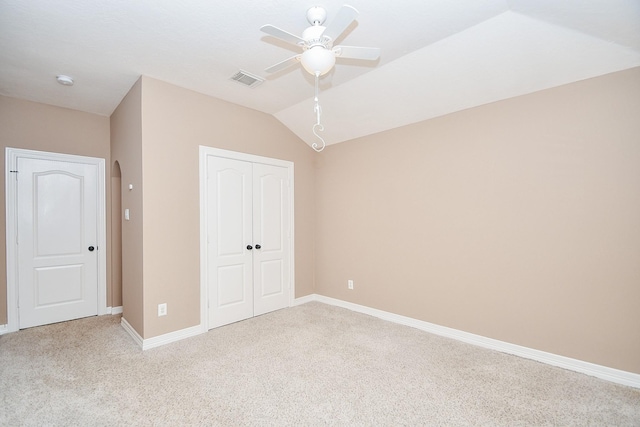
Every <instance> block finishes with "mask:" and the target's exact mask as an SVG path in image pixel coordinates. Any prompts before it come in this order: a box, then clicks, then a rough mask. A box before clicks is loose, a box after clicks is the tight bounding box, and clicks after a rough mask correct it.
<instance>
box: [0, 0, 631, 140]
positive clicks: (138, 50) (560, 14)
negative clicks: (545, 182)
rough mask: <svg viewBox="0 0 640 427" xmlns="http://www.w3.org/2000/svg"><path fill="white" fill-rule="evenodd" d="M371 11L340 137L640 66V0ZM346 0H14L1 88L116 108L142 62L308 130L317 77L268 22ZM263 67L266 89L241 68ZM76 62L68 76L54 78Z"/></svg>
mask: <svg viewBox="0 0 640 427" xmlns="http://www.w3.org/2000/svg"><path fill="white" fill-rule="evenodd" d="M346 3H348V4H349V5H351V6H353V7H355V8H356V9H358V11H359V12H360V14H359V16H358V18H357V20H356V21H355V22H354V23H353V24H352V25H351V26H349V27H348V28H347V30H346V31H345V33H343V35H342V36H341V37H340V38H339V39H338V40H337V41H336V44H345V45H351V46H370V47H379V48H381V52H382V54H381V57H380V59H379V60H377V61H375V62H373V63H369V62H361V61H355V60H346V59H342V60H341V59H338V61H337V64H336V66H335V67H334V69H333V70H332V71H331V72H330V73H329V74H327V75H326V76H324V77H322V78H321V81H320V90H321V92H320V104H321V105H322V112H323V114H322V121H323V124H324V126H325V131H324V137H325V139H326V141H327V143H328V144H332V143H338V142H342V141H346V140H349V139H352V138H357V137H360V136H364V135H368V134H372V133H376V132H380V131H383V130H387V129H391V128H395V127H399V126H403V125H406V124H410V123H413V122H417V121H421V120H425V119H428V118H432V117H436V116H440V115H443V114H448V113H451V112H454V111H458V110H462V109H466V108H470V107H474V106H477V105H481V104H485V103H489V102H493V101H497V100H501V99H506V98H510V97H514V96H518V95H522V94H526V93H531V92H535V91H538V90H543V89H547V88H551V87H554V86H559V85H563V84H566V83H570V82H574V81H578V80H582V79H586V78H590V77H595V76H599V75H603V74H607V73H610V72H614V71H619V70H623V69H627V68H631V67H636V66H640V0H403V1H397V2H389V1H388V0H387V1H382V0H346ZM343 4H344V2H343V1H342V0H323V1H320V2H315V1H314V0H309V1H285V0H264V1H251V0H234V1H227V2H220V1H212V0H184V1H175V0H58V1H52V0H29V1H24V0H2V1H1V2H0V94H2V95H6V96H11V97H16V98H22V99H27V100H31V101H37V102H42V103H46V104H52V105H57V106H61V107H67V108H72V109H76V110H81V111H86V112H91V113H97V114H101V115H110V114H111V113H112V112H113V110H114V109H115V108H116V107H117V105H118V104H119V103H120V101H121V100H122V98H123V97H124V95H125V94H126V93H127V91H128V90H129V89H130V88H131V86H132V85H133V83H134V82H135V81H136V80H137V79H138V77H139V76H140V75H146V76H149V77H153V78H156V79H160V80H163V81H166V82H169V83H172V84H175V85H177V86H181V87H184V88H188V89H192V90H194V91H197V92H200V93H203V94H207V95H211V96H214V97H217V98H220V99H223V100H226V101H230V102H233V103H236V104H240V105H243V106H246V107H249V108H252V109H256V110H259V111H263V112H265V113H268V114H272V115H274V116H275V117H276V118H277V119H278V120H280V121H281V122H282V123H283V124H284V125H285V126H287V127H288V128H289V129H291V130H292V131H293V132H295V133H296V134H297V135H298V136H299V137H300V138H302V139H303V140H304V141H305V142H307V143H309V144H311V143H313V142H315V141H316V140H315V138H314V136H313V134H312V132H311V127H312V125H313V124H314V123H315V120H316V117H315V114H314V112H313V96H314V81H313V76H311V75H310V74H308V73H306V72H305V71H304V70H303V69H302V68H301V67H300V66H299V65H296V66H294V67H291V68H289V69H286V70H283V71H280V72H277V73H275V74H271V75H268V74H266V73H265V72H264V69H265V68H267V67H269V66H271V65H273V64H275V63H277V62H279V61H281V60H284V59H286V58H288V57H290V56H292V55H295V54H296V53H298V49H297V48H296V46H293V45H290V44H287V43H284V42H282V41H280V40H278V39H276V38H274V37H272V36H269V35H267V34H265V33H263V32H261V31H260V27H261V26H262V25H264V24H272V25H274V26H277V27H280V28H282V29H285V30H287V31H288V32H290V33H293V34H296V35H300V34H302V31H303V30H304V29H305V28H306V27H307V26H309V24H308V22H307V20H306V11H307V9H308V8H309V7H311V6H315V5H321V6H323V7H324V8H326V10H327V14H328V17H327V22H328V23H330V22H331V19H332V17H334V16H335V14H336V13H337V12H338V10H339V9H340V7H341V6H342V5H343ZM239 70H244V71H247V72H249V73H251V74H254V75H257V76H260V77H264V78H266V81H265V82H264V83H262V84H260V85H258V86H255V87H253V88H249V87H246V86H244V85H242V84H239V83H237V82H235V81H233V80H231V79H230V78H231V77H232V76H233V75H234V74H235V73H237V72H238V71H239ZM59 74H66V75H69V76H71V77H73V78H74V80H75V84H74V85H73V86H71V87H65V86H62V85H59V84H58V83H56V80H55V77H56V75H59Z"/></svg>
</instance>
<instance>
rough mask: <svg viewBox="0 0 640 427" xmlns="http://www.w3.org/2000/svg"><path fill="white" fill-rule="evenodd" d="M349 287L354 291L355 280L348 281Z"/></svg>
mask: <svg viewBox="0 0 640 427" xmlns="http://www.w3.org/2000/svg"><path fill="white" fill-rule="evenodd" d="M347 287H348V288H349V289H353V280H347Z"/></svg>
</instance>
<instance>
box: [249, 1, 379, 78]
mask: <svg viewBox="0 0 640 427" xmlns="http://www.w3.org/2000/svg"><path fill="white" fill-rule="evenodd" d="M357 16H358V11H357V10H356V9H355V8H354V7H352V6H349V5H344V6H342V8H341V9H340V11H338V14H337V15H336V17H335V18H334V19H333V20H332V21H331V23H330V24H329V25H328V26H326V27H325V26H323V24H324V22H325V20H326V19H327V11H326V10H325V9H324V8H322V7H320V6H314V7H312V8H310V9H309V10H307V21H309V23H310V24H311V26H310V27H308V28H307V29H306V30H304V31H303V33H302V37H298V36H296V35H294V34H291V33H289V32H287V31H284V30H282V29H280V28H278V27H275V26H273V25H269V24H267V25H263V26H262V27H261V28H260V30H261V31H263V32H265V33H267V34H269V35H270V36H273V37H276V38H278V39H280V40H283V41H285V42H287V43H291V44H294V45H296V46H300V47H302V53H301V54H298V55H295V56H292V57H291V58H288V59H285V60H284V61H282V62H278V63H277V64H275V65H272V66H271V67H269V68H267V69H266V70H265V72H267V73H275V72H276V71H280V70H283V69H285V68H287V67H289V66H291V65H294V64H296V63H298V62H301V63H302V66H303V67H304V69H305V70H307V71H308V72H309V73H311V74H319V75H324V74H326V73H328V72H329V71H330V70H331V68H333V65H334V64H335V61H336V57H338V58H350V59H362V60H367V61H375V60H376V59H378V57H379V56H380V49H378V48H375V47H359V46H342V45H339V46H333V42H334V41H335V40H336V39H337V38H338V37H340V35H341V34H342V33H343V32H344V31H345V30H346V29H347V27H349V25H351V23H352V22H353V21H355V19H356V17H357Z"/></svg>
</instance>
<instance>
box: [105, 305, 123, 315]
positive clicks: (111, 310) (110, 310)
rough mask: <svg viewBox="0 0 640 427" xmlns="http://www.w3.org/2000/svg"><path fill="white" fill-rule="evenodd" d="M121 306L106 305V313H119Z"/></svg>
mask: <svg viewBox="0 0 640 427" xmlns="http://www.w3.org/2000/svg"><path fill="white" fill-rule="evenodd" d="M121 313H122V306H120V307H107V314H121Z"/></svg>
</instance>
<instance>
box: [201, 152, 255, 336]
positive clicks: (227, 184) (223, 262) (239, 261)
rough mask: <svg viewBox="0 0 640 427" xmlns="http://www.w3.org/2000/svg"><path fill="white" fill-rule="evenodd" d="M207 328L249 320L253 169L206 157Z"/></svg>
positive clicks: (250, 302)
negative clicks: (207, 204) (207, 216)
mask: <svg viewBox="0 0 640 427" xmlns="http://www.w3.org/2000/svg"><path fill="white" fill-rule="evenodd" d="M207 173H208V175H207V177H208V178H207V179H208V185H207V187H208V193H209V194H208V195H207V200H208V203H209V206H208V215H209V218H207V223H208V230H207V240H208V245H209V251H208V253H209V260H208V265H209V272H210V273H209V285H208V286H209V328H215V327H217V326H222V325H226V324H229V323H233V322H237V321H239V320H244V319H247V318H250V317H252V316H253V272H252V269H253V259H252V249H248V246H249V247H252V245H253V234H252V216H253V213H252V194H253V189H252V187H253V181H252V165H251V163H250V162H244V161H240V160H232V159H225V158H219V157H209V160H208V164H207Z"/></svg>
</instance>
